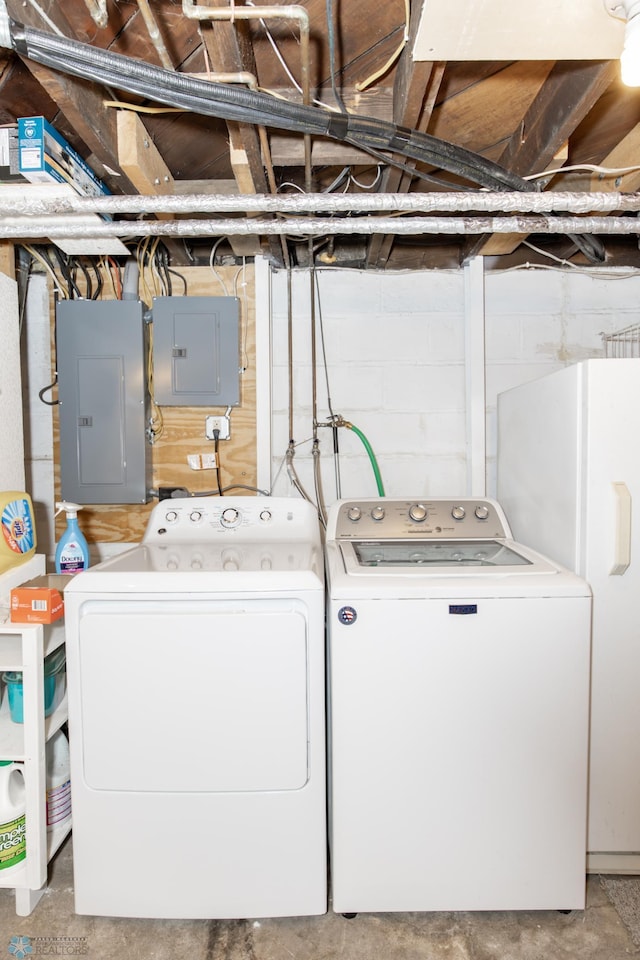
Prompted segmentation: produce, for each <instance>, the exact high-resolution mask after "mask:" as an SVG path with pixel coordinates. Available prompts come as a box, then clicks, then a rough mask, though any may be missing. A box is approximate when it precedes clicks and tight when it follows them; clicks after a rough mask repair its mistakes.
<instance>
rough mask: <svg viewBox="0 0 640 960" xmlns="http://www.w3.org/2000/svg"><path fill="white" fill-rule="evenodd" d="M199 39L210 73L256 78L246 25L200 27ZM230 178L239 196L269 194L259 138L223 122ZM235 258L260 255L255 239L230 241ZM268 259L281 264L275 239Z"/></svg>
mask: <svg viewBox="0 0 640 960" xmlns="http://www.w3.org/2000/svg"><path fill="white" fill-rule="evenodd" d="M202 36H203V39H204V42H205V46H206V48H207V52H208V54H209V58H210V60H211V63H212V66H213V69H214V70H216V71H220V72H221V73H250V74H252V75H253V76H255V75H256V65H255V60H254V57H253V51H252V48H251V42H250V40H249V34H248V28H247V24H246V23H241V22H237V23H234V24H232V23H226V22H223V21H217V22H216V23H215V24H212V23H209V24H206V25H205V24H203V25H202ZM227 130H228V133H229V148H230V155H231V166H232V169H233V174H234V176H235V178H236V180H237V183H238V189H239V191H240V193H246V194H251V193H269V192H270V190H269V184H268V181H267V176H266V173H265V169H264V163H263V158H262V150H261V144H260V137H259V134H258V130H257V128H256V127H255V126H252V125H251V124H247V123H236V122H235V121H228V122H227ZM229 242H230V244H231V247H232V249H233V251H234V253H235V254H236V256H254V255H255V254H258V253H260V252H261V249H262V247H261V243H260V239H259V237H231V238H230V240H229ZM268 244H269V250H270V253H271V256H272V257H273V258H274V260H275V262H276V263H279V264H282V263H283V250H282V245H281V243H280V242H279V241H278V239H277V238H276V237H270V238H269V240H268Z"/></svg>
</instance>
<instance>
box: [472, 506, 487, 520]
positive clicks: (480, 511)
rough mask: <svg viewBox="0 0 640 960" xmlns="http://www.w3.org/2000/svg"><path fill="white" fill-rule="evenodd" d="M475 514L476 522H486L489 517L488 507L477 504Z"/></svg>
mask: <svg viewBox="0 0 640 960" xmlns="http://www.w3.org/2000/svg"><path fill="white" fill-rule="evenodd" d="M475 514H476V517H477V518H478V520H486V519H487V517H488V516H489V507H487V506H486V504H484V503H479V504H478V506H477V507H476V509H475Z"/></svg>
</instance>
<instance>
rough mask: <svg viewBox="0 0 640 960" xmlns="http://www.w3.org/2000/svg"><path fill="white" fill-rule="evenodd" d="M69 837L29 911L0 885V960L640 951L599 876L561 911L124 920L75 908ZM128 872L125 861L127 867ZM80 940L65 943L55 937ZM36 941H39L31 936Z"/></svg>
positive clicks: (428, 959)
mask: <svg viewBox="0 0 640 960" xmlns="http://www.w3.org/2000/svg"><path fill="white" fill-rule="evenodd" d="M71 844H72V838H69V839H68V840H67V841H66V842H65V844H64V845H63V847H62V849H61V850H60V851H59V853H58V854H57V856H56V857H55V859H54V861H53V862H52V864H51V865H50V886H49V887H48V889H47V892H46V893H45V895H44V897H43V898H42V900H41V901H40V903H39V904H38V905H37V906H36V908H35V910H34V911H33V913H32V914H31V916H29V917H17V916H16V914H15V901H14V896H13V891H10V890H0V960H2V958H3V957H11V956H12V955H13V956H15V952H14V950H11V951H10V950H9V944H10V941H11V938H12V937H20V936H23V937H30V938H32V939H31V948H32V953H31V954H30V956H31V957H34V958H35V957H37V956H49V957H51V956H64V957H73V956H85V957H87V958H88V960H116V958H117V960H126V958H134V957H135V958H136V960H180V958H183V957H184V958H189V960H334V958H335V960H338V958H345V960H574V958H575V960H623V958H629V957H630V956H633V955H640V947H636V946H635V945H634V943H633V940H632V938H631V934H630V932H629V931H628V930H627V928H626V927H625V925H624V923H623V922H622V920H621V918H620V916H619V915H618V913H617V912H616V909H615V907H614V906H613V905H612V903H611V902H610V900H609V899H608V897H607V894H606V892H605V890H604V888H603V886H602V884H601V882H600V878H599V877H597V876H591V877H589V878H588V881H587V909H586V910H585V911H584V912H582V911H574V912H572V913H569V914H561V913H557V912H553V911H548V912H547V911H545V912H532V913H431V914H428V913H425V914H419V913H406V914H403V913H395V914H379V915H372V914H361V915H358V916H357V917H356V918H355V919H353V920H346V919H345V918H344V917H342V916H340V915H338V916H336V915H334V914H332V913H328V914H327V915H326V916H324V917H313V918H302V919H290V920H288V919H278V920H259V921H256V920H237V921H214V920H212V921H208V920H188V921H178V920H128V919H107V918H102V917H80V916H76V915H75V914H74V912H73V872H72V862H71V853H72V846H71ZM124 869H126V865H125V867H124ZM65 937H66V938H80V939H77V940H76V939H74V940H63V939H58V938H65ZM33 938H42V939H41V940H35V939H33Z"/></svg>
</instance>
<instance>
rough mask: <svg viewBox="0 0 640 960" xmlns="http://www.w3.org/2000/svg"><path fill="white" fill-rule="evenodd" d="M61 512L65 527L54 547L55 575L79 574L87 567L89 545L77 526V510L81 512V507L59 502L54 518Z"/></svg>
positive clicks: (62, 501) (63, 501)
mask: <svg viewBox="0 0 640 960" xmlns="http://www.w3.org/2000/svg"><path fill="white" fill-rule="evenodd" d="M63 510H64V512H65V513H66V515H67V527H66V529H65V531H64V533H63V534H62V536H61V537H60V540H59V541H58V546H57V547H56V573H70V574H72V573H80V571H81V570H86V569H87V567H88V566H89V545H88V544H87V541H86V539H85V537H84V534H83V533H82V531H81V530H80V527H79V526H78V510H82V506H81V505H80V504H79V503H69V502H68V501H67V500H61V501H60V502H59V503H56V514H55V515H56V517H57V516H58V514H59V513H61V512H62V511H63Z"/></svg>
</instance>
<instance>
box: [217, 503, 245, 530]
mask: <svg viewBox="0 0 640 960" xmlns="http://www.w3.org/2000/svg"><path fill="white" fill-rule="evenodd" d="M220 523H221V524H222V526H223V527H235V526H237V525H238V524H239V523H240V511H239V510H236V508H235V507H227V508H226V509H225V510H223V511H222V514H221V516H220Z"/></svg>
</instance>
